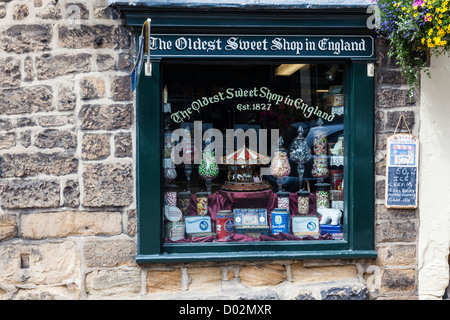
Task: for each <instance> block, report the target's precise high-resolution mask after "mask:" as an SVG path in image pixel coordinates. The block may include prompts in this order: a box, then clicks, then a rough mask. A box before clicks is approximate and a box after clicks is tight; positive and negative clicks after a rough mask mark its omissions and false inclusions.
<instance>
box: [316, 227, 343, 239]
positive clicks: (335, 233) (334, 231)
mask: <svg viewBox="0 0 450 320" xmlns="http://www.w3.org/2000/svg"><path fill="white" fill-rule="evenodd" d="M327 233H329V234H330V235H331V236H332V237H333V238H334V239H342V238H343V233H342V225H340V224H338V225H335V226H333V225H331V224H322V225H320V234H321V235H322V236H323V235H325V234H327Z"/></svg>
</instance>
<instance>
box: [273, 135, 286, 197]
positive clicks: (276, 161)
mask: <svg viewBox="0 0 450 320" xmlns="http://www.w3.org/2000/svg"><path fill="white" fill-rule="evenodd" d="M290 173H291V166H290V165H289V160H288V156H287V150H286V149H284V148H283V138H281V137H280V138H279V140H278V148H277V149H275V151H274V156H273V158H272V162H271V164H270V174H271V175H272V176H273V177H274V178H276V179H277V184H278V191H283V190H282V186H283V179H284V178H285V177H287V176H289V174H290Z"/></svg>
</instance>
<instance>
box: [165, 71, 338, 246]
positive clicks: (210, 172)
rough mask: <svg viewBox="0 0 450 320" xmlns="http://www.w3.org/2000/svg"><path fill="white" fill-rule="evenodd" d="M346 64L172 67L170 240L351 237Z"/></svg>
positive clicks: (168, 104) (168, 86)
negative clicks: (347, 206) (346, 164)
mask: <svg viewBox="0 0 450 320" xmlns="http://www.w3.org/2000/svg"><path fill="white" fill-rule="evenodd" d="M345 68H346V65H345V64H337V63H331V64H328V63H314V64H309V63H302V64H292V63H270V64H262V63H218V62H215V63H212V62H210V63H165V64H164V65H163V80H162V81H163V85H162V87H163V88H164V89H163V92H162V96H163V106H162V113H163V121H164V150H163V152H164V155H163V160H162V161H163V163H162V166H163V168H164V199H163V201H164V210H163V213H162V214H163V221H164V238H165V242H170V243H192V244H193V245H195V243H198V242H206V241H208V242H245V241H279V240H287V241H305V240H309V241H314V240H329V241H335V240H338V239H342V238H343V234H344V232H345V230H344V229H343V225H344V223H343V222H344V221H345V217H344V211H345V210H344V206H345V204H344V185H345V184H344V154H345V152H344V110H345V99H344V94H345V88H344V86H343V84H344V75H345Z"/></svg>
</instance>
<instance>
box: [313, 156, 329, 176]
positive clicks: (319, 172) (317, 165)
mask: <svg viewBox="0 0 450 320" xmlns="http://www.w3.org/2000/svg"><path fill="white" fill-rule="evenodd" d="M329 174H330V170H329V169H328V159H327V156H315V157H314V162H313V166H312V170H311V175H312V176H313V177H314V178H318V179H324V178H326V177H328V176H329Z"/></svg>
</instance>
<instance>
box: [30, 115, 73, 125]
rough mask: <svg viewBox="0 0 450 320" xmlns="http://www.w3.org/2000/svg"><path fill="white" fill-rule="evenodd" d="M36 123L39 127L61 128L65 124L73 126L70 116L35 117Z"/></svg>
mask: <svg viewBox="0 0 450 320" xmlns="http://www.w3.org/2000/svg"><path fill="white" fill-rule="evenodd" d="M36 120H37V123H38V124H39V125H40V126H41V127H61V126H64V125H66V124H74V122H75V119H74V117H73V116H72V115H70V116H66V115H51V116H41V117H37V119H36Z"/></svg>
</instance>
